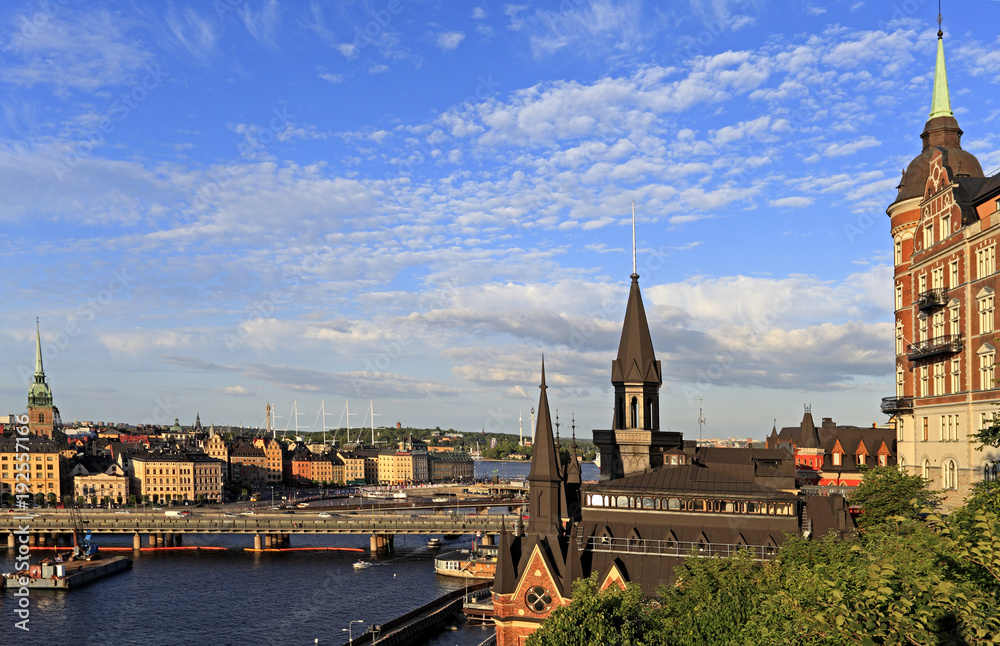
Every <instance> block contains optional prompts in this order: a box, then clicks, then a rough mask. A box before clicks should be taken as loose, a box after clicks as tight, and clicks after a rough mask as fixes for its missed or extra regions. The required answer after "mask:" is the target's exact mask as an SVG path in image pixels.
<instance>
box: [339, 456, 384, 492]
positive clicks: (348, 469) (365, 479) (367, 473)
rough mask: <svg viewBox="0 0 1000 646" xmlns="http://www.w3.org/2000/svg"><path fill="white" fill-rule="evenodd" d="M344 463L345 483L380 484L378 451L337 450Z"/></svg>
mask: <svg viewBox="0 0 1000 646" xmlns="http://www.w3.org/2000/svg"><path fill="white" fill-rule="evenodd" d="M337 457H338V458H340V459H341V461H342V462H343V463H344V483H345V484H349V485H364V484H378V452H377V451H367V450H365V449H355V450H353V451H337Z"/></svg>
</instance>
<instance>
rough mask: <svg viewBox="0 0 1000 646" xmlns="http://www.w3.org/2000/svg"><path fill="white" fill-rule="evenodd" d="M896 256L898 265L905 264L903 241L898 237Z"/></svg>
mask: <svg viewBox="0 0 1000 646" xmlns="http://www.w3.org/2000/svg"><path fill="white" fill-rule="evenodd" d="M894 258H895V260H896V264H897V265H901V264H903V241H902V240H900V239H899V238H896V243H895V245H894Z"/></svg>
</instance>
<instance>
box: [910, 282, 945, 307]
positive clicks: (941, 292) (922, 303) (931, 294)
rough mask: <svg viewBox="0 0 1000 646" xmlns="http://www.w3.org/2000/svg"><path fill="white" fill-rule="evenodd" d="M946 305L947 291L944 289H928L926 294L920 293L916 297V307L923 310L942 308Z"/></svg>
mask: <svg viewBox="0 0 1000 646" xmlns="http://www.w3.org/2000/svg"><path fill="white" fill-rule="evenodd" d="M947 303H948V290H947V289H945V288H944V287H935V288H934V289H928V290H927V291H926V292H921V293H920V295H919V296H917V307H918V308H919V309H920V310H921V311H923V310H929V309H934V308H935V307H943V306H944V305H946V304H947Z"/></svg>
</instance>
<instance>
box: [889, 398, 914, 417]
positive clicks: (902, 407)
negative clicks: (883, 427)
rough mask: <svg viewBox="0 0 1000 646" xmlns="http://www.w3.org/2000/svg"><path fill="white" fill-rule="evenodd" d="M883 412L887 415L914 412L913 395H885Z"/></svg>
mask: <svg viewBox="0 0 1000 646" xmlns="http://www.w3.org/2000/svg"><path fill="white" fill-rule="evenodd" d="M882 412H883V413H885V414H886V415H900V414H903V413H912V412H913V398H912V397H883V398H882Z"/></svg>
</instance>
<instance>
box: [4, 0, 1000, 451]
mask: <svg viewBox="0 0 1000 646" xmlns="http://www.w3.org/2000/svg"><path fill="white" fill-rule="evenodd" d="M936 17H937V3H934V2H932V1H929V0H913V1H912V2H903V3H894V4H888V3H876V2H871V1H858V0H854V1H846V2H837V1H831V2H819V1H810V0H784V1H774V2H771V1H763V0H683V1H680V2H675V3H669V5H668V6H664V5H662V4H661V3H654V2H638V1H624V2H604V1H584V0H579V1H577V0H570V1H568V2H567V1H565V0H562V1H560V2H541V3H530V4H529V3H525V4H523V5H515V4H491V3H483V4H480V5H474V4H465V3H461V4H459V3H454V4H452V3H443V4H442V3H426V2H419V1H413V0H388V1H382V0H371V1H366V2H321V1H315V2H311V3H309V4H306V3H278V2H276V1H275V0H251V1H249V2H242V1H239V0H221V1H219V2H214V3H196V2H148V3H141V4H139V5H135V4H121V3H112V2H100V1H98V2H91V3H87V6H86V7H85V8H84V7H81V6H79V5H77V4H75V3H61V2H47V3H43V2H38V1H27V2H26V1H20V0H18V1H14V2H6V3H4V4H3V6H2V7H0V189H2V191H3V201H2V202H0V242H2V244H0V258H2V262H3V268H4V271H3V279H2V285H3V292H2V295H3V301H4V303H5V307H4V308H3V310H2V312H0V356H2V357H3V362H2V364H0V402H2V403H3V404H4V405H5V406H6V408H7V411H9V412H12V413H18V412H22V411H23V410H24V407H25V405H26V400H27V392H28V381H29V379H30V375H31V371H32V369H33V362H34V335H35V317H36V316H38V317H39V318H40V321H41V331H42V340H43V344H44V346H45V350H46V355H45V369H46V373H47V375H48V380H49V383H50V385H51V387H52V392H53V397H54V400H55V403H56V405H57V406H58V407H59V409H60V411H61V413H62V416H63V419H64V420H65V421H72V420H74V419H89V420H93V421H100V420H108V421H128V422H131V423H143V422H156V423H166V424H170V423H172V422H173V420H174V418H175V417H176V418H179V419H180V421H181V423H183V424H192V423H193V422H194V417H195V413H196V412H200V414H201V420H202V422H203V423H204V424H205V425H206V426H207V425H209V424H211V423H216V424H237V423H239V422H242V424H244V425H253V426H256V425H262V424H263V422H264V405H265V402H267V401H270V402H271V403H272V404H273V405H275V406H276V410H277V415H278V418H279V419H278V420H277V423H278V425H279V427H284V426H285V425H286V424H288V425H291V423H292V422H291V421H290V420H289V417H290V410H291V406H292V402H293V400H297V401H298V406H299V411H300V412H301V413H303V415H302V416H301V417H300V420H299V421H300V425H301V426H303V427H305V428H308V427H310V426H314V425H315V424H316V418H317V412H318V410H319V406H320V401H321V400H324V399H325V401H326V409H327V411H328V412H329V413H331V415H330V417H328V418H327V424H328V425H330V426H337V425H339V426H344V425H345V421H344V420H343V418H341V419H340V421H339V422H338V417H340V412H341V411H342V409H343V407H344V400H345V399H349V400H350V402H351V410H352V411H356V412H357V413H358V415H357V417H353V416H352V419H351V426H354V427H357V426H360V425H361V424H362V419H363V417H364V416H363V413H364V411H365V410H367V408H368V403H369V400H374V405H375V411H376V413H378V414H379V415H380V416H379V417H377V418H376V423H377V424H382V425H385V426H390V425H394V424H395V423H396V422H397V421H398V422H400V423H402V424H403V425H404V426H413V427H435V426H440V427H441V428H454V429H456V430H460V431H478V430H480V429H482V428H485V429H486V430H487V431H495V432H506V433H513V434H516V433H517V432H518V416H519V414H520V416H521V417H522V418H523V420H524V429H525V434H526V435H527V434H528V433H530V430H529V410H530V408H531V407H532V406H537V401H538V388H537V385H538V381H539V376H540V375H539V368H540V363H541V357H542V355H543V354H544V355H545V361H546V377H547V381H548V385H549V391H548V393H549V401H550V404H551V407H552V409H553V410H556V409H558V410H559V414H560V421H561V428H562V430H563V432H564V433H565V434H566V435H568V434H569V430H570V418H571V415H575V420H576V430H577V434H578V436H580V437H583V438H589V437H590V431H591V429H594V428H608V427H609V426H610V424H611V393H612V389H611V384H610V366H611V360H612V359H613V358H614V355H615V353H616V351H617V345H618V339H619V335H620V332H621V323H622V319H623V317H624V308H625V301H626V297H627V295H628V287H629V274H630V273H631V271H632V256H631V203H632V201H633V200H634V201H635V203H636V214H637V239H638V273H639V274H640V276H641V278H640V281H639V283H640V286H641V288H642V294H643V299H644V303H645V309H646V313H647V317H648V319H649V323H650V328H651V333H652V338H653V344H654V347H655V350H656V353H657V358H658V359H659V360H660V361H661V362H662V366H663V374H664V384H663V389H662V391H661V410H662V413H661V420H662V424H663V426H664V428H665V429H667V428H669V429H670V430H674V431H681V432H683V433H684V434H685V435H686V437H688V438H697V436H698V410H699V405H703V406H704V410H705V413H704V415H705V420H706V424H705V428H704V435H705V436H706V437H722V438H726V437H730V436H735V437H754V438H763V437H764V436H765V435H766V434H767V433H768V432H769V431H770V429H771V426H772V424H773V422H774V420H775V419H777V425H778V426H779V427H781V426H782V425H791V424H794V423H796V422H797V421H798V420H799V419H800V418H801V415H802V406H803V404H811V405H812V410H813V413H814V415H815V416H816V417H817V419H819V418H821V417H833V418H834V419H836V421H837V422H839V423H842V424H856V425H870V424H872V423H874V422H878V423H882V422H884V421H885V420H886V417H885V416H884V415H883V414H882V413H881V412H880V411H879V402H880V399H881V398H882V397H884V396H889V395H892V394H893V393H894V386H893V384H894V377H893V370H894V364H893V332H892V320H893V317H892V287H891V285H892V278H891V277H892V259H891V239H890V237H889V233H888V228H889V227H888V218H887V217H886V215H885V208H886V206H887V205H888V204H889V203H890V202H891V201H892V200H893V198H894V196H895V189H894V187H895V186H896V184H897V183H898V181H899V177H900V171H901V169H902V168H903V167H904V166H905V165H906V164H907V163H908V162H909V160H910V159H912V158H913V157H914V156H916V155H917V154H918V153H919V152H920V138H919V135H920V132H921V130H922V128H923V124H924V122H925V121H926V119H927V116H928V112H929V109H930V101H931V84H932V80H933V73H934V56H935V40H936V32H937V21H936ZM998 23H1000V2H994V1H991V0H969V1H968V2H963V3H961V4H959V3H954V2H945V3H944V25H943V29H944V32H945V41H944V42H945V49H946V56H947V63H948V81H949V86H950V90H951V102H952V107H953V109H954V111H955V114H956V117H957V118H958V121H959V123H960V125H961V126H962V128H963V130H964V131H965V136H964V138H963V147H964V148H965V149H967V150H970V151H971V152H973V153H974V154H975V155H977V157H978V158H979V160H980V162H981V163H982V166H983V168H984V169H985V170H986V172H987V173H992V172H995V170H996V169H998V167H1000V139H998V137H997V132H998V128H997V123H998V120H1000V119H998V117H1000V105H998V92H997V88H998V86H997V83H998V81H997V76H996V69H998V67H1000V53H998V52H1000V37H998V36H997V35H996V30H995V29H993V28H992V26H993V25H996V24H998ZM0 412H4V411H0Z"/></svg>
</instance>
